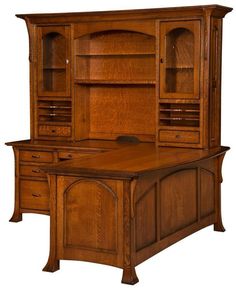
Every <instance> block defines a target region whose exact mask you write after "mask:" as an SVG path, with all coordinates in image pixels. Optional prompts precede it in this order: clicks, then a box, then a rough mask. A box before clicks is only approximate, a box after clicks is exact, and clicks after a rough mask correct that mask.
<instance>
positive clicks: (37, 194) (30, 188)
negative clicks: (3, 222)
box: [20, 180, 49, 210]
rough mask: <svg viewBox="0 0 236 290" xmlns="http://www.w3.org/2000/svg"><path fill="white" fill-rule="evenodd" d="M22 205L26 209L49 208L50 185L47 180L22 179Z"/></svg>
mask: <svg viewBox="0 0 236 290" xmlns="http://www.w3.org/2000/svg"><path fill="white" fill-rule="evenodd" d="M20 207H21V208H24V209H35V210H49V187H48V183H47V181H34V180H20Z"/></svg>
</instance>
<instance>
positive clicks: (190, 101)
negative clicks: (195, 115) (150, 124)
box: [159, 98, 200, 104]
mask: <svg viewBox="0 0 236 290" xmlns="http://www.w3.org/2000/svg"><path fill="white" fill-rule="evenodd" d="M159 103H160V104H163V103H169V104H199V103H200V101H199V100H198V99H164V98H163V99H159Z"/></svg>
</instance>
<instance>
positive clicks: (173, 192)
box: [160, 169, 197, 238]
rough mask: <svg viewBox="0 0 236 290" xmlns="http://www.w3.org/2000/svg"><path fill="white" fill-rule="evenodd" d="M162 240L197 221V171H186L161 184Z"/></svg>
mask: <svg viewBox="0 0 236 290" xmlns="http://www.w3.org/2000/svg"><path fill="white" fill-rule="evenodd" d="M160 199H161V238H164V237H166V236H168V235H170V234H173V233H175V232H177V231H178V230H180V229H182V228H184V227H186V226H188V225H191V224H192V223H194V222H196V221H197V171H196V169H186V170H180V171H177V172H174V173H172V174H171V175H168V176H167V177H164V178H163V179H162V180H161V183H160Z"/></svg>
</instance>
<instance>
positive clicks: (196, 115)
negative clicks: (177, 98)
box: [159, 103, 200, 127]
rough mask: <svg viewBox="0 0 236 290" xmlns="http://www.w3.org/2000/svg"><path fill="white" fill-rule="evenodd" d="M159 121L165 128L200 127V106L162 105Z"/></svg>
mask: <svg viewBox="0 0 236 290" xmlns="http://www.w3.org/2000/svg"><path fill="white" fill-rule="evenodd" d="M159 121H160V125H163V126H184V127H199V122H200V107H199V104H186V103H185V104H179V103H161V104H160V108H159Z"/></svg>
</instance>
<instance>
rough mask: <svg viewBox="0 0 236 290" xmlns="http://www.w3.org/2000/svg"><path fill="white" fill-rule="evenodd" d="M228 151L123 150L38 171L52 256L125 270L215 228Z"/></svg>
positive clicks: (52, 266)
mask: <svg viewBox="0 0 236 290" xmlns="http://www.w3.org/2000/svg"><path fill="white" fill-rule="evenodd" d="M228 149H229V148H228V147H219V148H214V149H210V150H199V149H185V148H169V147H156V146H155V145H154V144H150V143H139V144H127V146H124V147H123V148H121V149H116V150H112V151H110V152H105V153H99V154H98V155H97V156H94V155H93V156H92V157H82V158H78V159H75V160H70V161H64V162H60V163H58V164H55V165H48V166H44V167H43V170H44V171H45V172H47V174H48V180H49V184H50V220H51V222H50V228H51V229H50V235H51V237H50V255H49V260H48V263H47V265H46V266H45V268H44V270H45V271H50V272H53V271H56V270H58V269H59V261H60V260H63V259H69V260H82V261H90V262H97V263H103V264H108V265H112V266H116V267H119V268H122V269H123V278H122V282H123V283H127V284H135V283H136V282H138V278H137V276H136V273H135V266H136V265H138V264H140V263H141V262H143V261H144V260H146V259H148V258H150V257H151V256H153V255H154V254H156V253H158V252H159V251H161V250H163V249H165V248H167V247H168V246H170V245H172V244H173V243H175V242H177V241H179V240H181V239H183V238H184V237H186V236H188V235H190V234H192V233H194V232H196V231H198V230H200V229H202V228H204V227H206V226H209V225H212V224H213V225H214V229H215V230H216V231H224V227H223V225H222V221H221V205H220V194H221V193H220V184H221V182H222V177H221V167H222V161H223V157H224V154H225V152H226V151H227V150H228Z"/></svg>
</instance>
